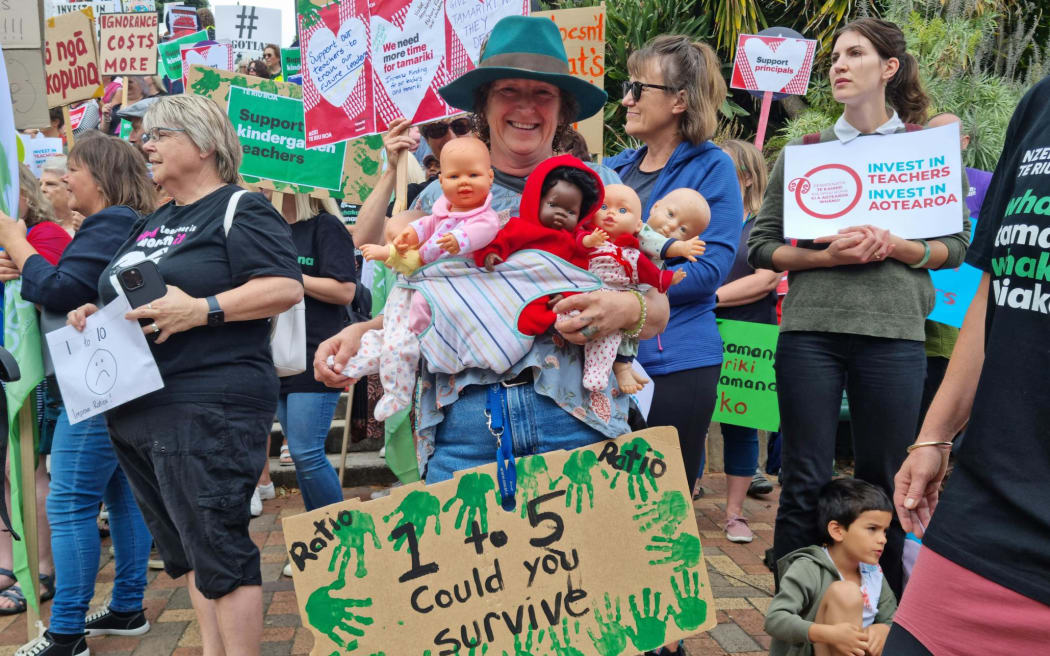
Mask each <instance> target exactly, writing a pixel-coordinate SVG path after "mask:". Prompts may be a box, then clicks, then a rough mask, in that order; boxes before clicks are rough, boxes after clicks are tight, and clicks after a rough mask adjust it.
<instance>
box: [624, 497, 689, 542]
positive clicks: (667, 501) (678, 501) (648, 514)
mask: <svg viewBox="0 0 1050 656" xmlns="http://www.w3.org/2000/svg"><path fill="white" fill-rule="evenodd" d="M635 508H636V509H637V510H640V511H641V512H639V513H638V514H636V515H635V516H634V519H635V520H637V521H641V522H642V525H641V526H640V527H639V530H641V531H642V532H643V533H644V532H645V531H648V530H649V529H651V528H653V527H654V526H656V525H659V526H660V532H661V533H663V534H664V535H673V534H674V532H675V531H676V530H678V525H679V524H681V523H682V521H684V520H685V518H686V517H687V516H688V514H689V509H690V508H691V506H690V504H688V503H687V502H686V500H685V495H684V494H682V493H681V492H678V491H670V492H664V494H663V496H662V497H660V500H659V501H651V502H649V503H639V504H638V505H636V506H635Z"/></svg>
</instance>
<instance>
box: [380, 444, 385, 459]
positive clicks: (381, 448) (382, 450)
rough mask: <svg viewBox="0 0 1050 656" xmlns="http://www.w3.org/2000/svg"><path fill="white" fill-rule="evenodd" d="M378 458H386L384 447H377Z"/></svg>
mask: <svg viewBox="0 0 1050 656" xmlns="http://www.w3.org/2000/svg"><path fill="white" fill-rule="evenodd" d="M379 457H380V458H386V446H385V445H384V446H381V447H379Z"/></svg>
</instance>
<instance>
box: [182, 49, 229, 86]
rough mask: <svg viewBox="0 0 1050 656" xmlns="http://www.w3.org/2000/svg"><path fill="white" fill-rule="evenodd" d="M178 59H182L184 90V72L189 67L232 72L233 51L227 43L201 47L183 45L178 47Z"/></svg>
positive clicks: (184, 83) (184, 84)
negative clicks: (196, 66)
mask: <svg viewBox="0 0 1050 656" xmlns="http://www.w3.org/2000/svg"><path fill="white" fill-rule="evenodd" d="M179 57H180V58H181V59H182V84H183V88H186V70H187V68H188V67H189V66H193V65H195V64H200V65H201V66H209V67H211V68H217V69H219V70H220V71H232V70H233V50H232V49H231V48H230V44H228V43H211V44H208V45H203V46H193V45H187V44H185V43H184V44H182V45H180V46H179Z"/></svg>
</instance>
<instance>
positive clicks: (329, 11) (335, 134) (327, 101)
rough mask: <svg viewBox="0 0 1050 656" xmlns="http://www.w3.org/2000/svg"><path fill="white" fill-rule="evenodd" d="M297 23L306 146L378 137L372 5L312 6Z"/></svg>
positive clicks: (353, 1) (354, 1) (360, 0)
mask: <svg viewBox="0 0 1050 656" xmlns="http://www.w3.org/2000/svg"><path fill="white" fill-rule="evenodd" d="M297 20H298V23H299V45H300V50H301V51H302V53H303V55H302V70H301V75H302V85H303V106H304V107H305V109H306V145H307V146H308V147H310V148H313V147H315V146H324V145H326V144H330V143H336V142H339V141H345V140H346V139H353V138H356V137H360V136H362V135H366V134H371V133H373V132H375V131H376V125H375V116H374V114H373V103H372V97H373V94H372V80H373V78H372V60H371V57H370V56H369V51H368V46H369V33H368V25H369V19H368V2H367V0H341V1H340V2H338V3H336V4H330V5H328V6H327V7H325V8H324V9H320V8H318V7H316V6H313V5H309V6H308V11H307V12H306V13H300V14H299V15H298V16H297Z"/></svg>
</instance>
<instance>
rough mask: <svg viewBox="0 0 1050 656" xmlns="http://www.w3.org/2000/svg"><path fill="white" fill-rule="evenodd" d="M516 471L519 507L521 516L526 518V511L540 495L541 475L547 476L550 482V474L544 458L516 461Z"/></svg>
mask: <svg viewBox="0 0 1050 656" xmlns="http://www.w3.org/2000/svg"><path fill="white" fill-rule="evenodd" d="M515 469H516V470H517V474H518V494H519V496H520V498H519V500H518V505H519V506H521V516H522V517H524V516H525V509H526V507H527V506H528V505H529V501H530V500H532V499H535V498H536V497H538V496H539V495H540V474H544V475H546V476H547V482H548V483H549V482H550V472H549V471H547V461H546V460H545V459H544V458H543V456H540V455H536V456H525V457H524V458H518V459H517V460H516V461H515Z"/></svg>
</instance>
